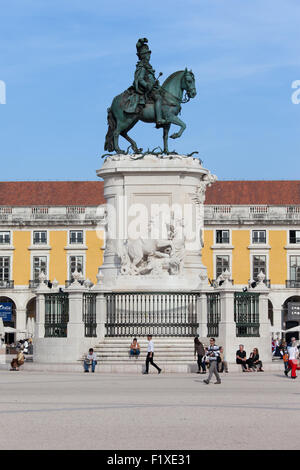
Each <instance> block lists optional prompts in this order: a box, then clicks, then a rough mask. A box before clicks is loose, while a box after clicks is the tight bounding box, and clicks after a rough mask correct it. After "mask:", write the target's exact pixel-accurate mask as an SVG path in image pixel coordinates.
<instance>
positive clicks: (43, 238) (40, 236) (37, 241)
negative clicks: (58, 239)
mask: <svg viewBox="0 0 300 470" xmlns="http://www.w3.org/2000/svg"><path fill="white" fill-rule="evenodd" d="M46 243H47V231H46V230H41V231H34V232H33V244H34V245H45V244H46Z"/></svg>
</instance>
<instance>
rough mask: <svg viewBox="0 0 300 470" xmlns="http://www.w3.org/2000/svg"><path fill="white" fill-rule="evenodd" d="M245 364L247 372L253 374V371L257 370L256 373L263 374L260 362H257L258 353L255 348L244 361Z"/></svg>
mask: <svg viewBox="0 0 300 470" xmlns="http://www.w3.org/2000/svg"><path fill="white" fill-rule="evenodd" d="M246 364H248V367H249V372H253V371H255V370H257V372H264V370H263V368H262V362H261V361H260V360H259V353H258V349H257V348H254V349H253V351H252V353H251V354H250V356H249V359H247V361H246Z"/></svg>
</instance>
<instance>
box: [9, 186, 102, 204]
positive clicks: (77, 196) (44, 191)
mask: <svg viewBox="0 0 300 470" xmlns="http://www.w3.org/2000/svg"><path fill="white" fill-rule="evenodd" d="M103 203H105V199H104V196H103V181H13V182H10V181H4V182H0V205H1V206H98V205H99V204H103Z"/></svg>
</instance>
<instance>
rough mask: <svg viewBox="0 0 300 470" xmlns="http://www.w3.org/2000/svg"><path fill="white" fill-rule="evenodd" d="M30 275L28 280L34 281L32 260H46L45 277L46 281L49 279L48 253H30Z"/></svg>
mask: <svg viewBox="0 0 300 470" xmlns="http://www.w3.org/2000/svg"><path fill="white" fill-rule="evenodd" d="M30 258H31V259H30V273H31V274H30V275H31V278H30V280H32V281H33V280H34V263H33V258H47V266H46V272H45V276H46V279H49V263H50V255H49V253H45V251H34V252H32V253H31V257H30Z"/></svg>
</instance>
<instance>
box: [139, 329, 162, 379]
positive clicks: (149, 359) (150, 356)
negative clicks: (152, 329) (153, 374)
mask: <svg viewBox="0 0 300 470" xmlns="http://www.w3.org/2000/svg"><path fill="white" fill-rule="evenodd" d="M147 340H148V341H149V343H148V350H147V357H146V370H145V372H143V373H144V374H148V373H149V363H150V364H152V365H153V367H155V368H156V369H157V370H158V373H159V374H160V373H161V368H160V367H158V365H156V364H155V363H154V362H153V357H154V344H153V341H152V335H148V336H147Z"/></svg>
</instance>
